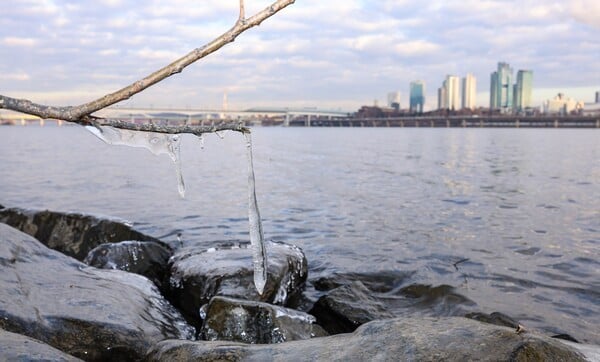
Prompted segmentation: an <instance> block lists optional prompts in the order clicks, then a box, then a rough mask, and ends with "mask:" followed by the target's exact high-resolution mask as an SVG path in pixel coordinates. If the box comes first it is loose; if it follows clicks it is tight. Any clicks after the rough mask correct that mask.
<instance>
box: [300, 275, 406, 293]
mask: <svg viewBox="0 0 600 362" xmlns="http://www.w3.org/2000/svg"><path fill="white" fill-rule="evenodd" d="M414 273H415V272H413V271H404V270H383V271H377V272H373V273H343V274H342V273H333V274H331V275H328V276H326V277H320V278H318V279H315V280H311V283H312V284H313V285H314V287H315V289H316V290H320V291H328V290H332V289H335V288H337V287H341V286H342V285H347V284H350V283H352V282H354V281H359V282H361V283H363V284H364V286H365V287H367V288H368V289H369V290H370V291H372V292H374V293H388V292H390V291H393V290H394V289H396V288H397V287H398V286H399V285H402V284H405V283H406V281H407V280H408V279H410V277H411V276H413V275H414Z"/></svg>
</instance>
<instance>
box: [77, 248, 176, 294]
mask: <svg viewBox="0 0 600 362" xmlns="http://www.w3.org/2000/svg"><path fill="white" fill-rule="evenodd" d="M171 255H172V252H171V249H169V248H167V247H165V246H164V245H163V244H159V243H157V242H154V241H121V242H118V243H108V244H102V245H99V246H97V247H95V248H94V249H92V250H90V252H89V253H88V255H87V256H86V257H85V259H84V260H83V262H84V263H86V264H87V265H91V266H94V267H96V268H101V269H119V270H124V271H127V272H130V273H135V274H139V275H143V276H145V277H146V278H148V279H150V280H152V281H153V282H154V284H156V286H157V287H158V288H159V289H161V290H162V289H163V288H165V287H167V285H168V283H169V265H168V263H169V258H170V257H171Z"/></svg>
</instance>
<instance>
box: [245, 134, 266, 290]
mask: <svg viewBox="0 0 600 362" xmlns="http://www.w3.org/2000/svg"><path fill="white" fill-rule="evenodd" d="M244 137H246V155H247V156H248V220H249V222H250V244H251V247H252V263H253V265H254V286H255V287H256V290H257V291H258V294H261V295H262V293H263V290H264V288H265V284H266V283H267V250H266V248H265V242H264V236H263V229H262V223H261V221H260V213H259V211H258V203H257V202H256V189H255V180H254V165H253V163H252V138H251V137H250V134H249V133H244Z"/></svg>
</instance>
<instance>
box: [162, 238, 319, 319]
mask: <svg viewBox="0 0 600 362" xmlns="http://www.w3.org/2000/svg"><path fill="white" fill-rule="evenodd" d="M249 245H250V244H249V243H247V242H231V243H227V244H221V245H220V246H218V247H216V248H208V249H207V248H201V247H191V248H184V249H181V250H179V251H177V252H176V253H175V255H173V257H171V261H170V264H171V281H170V284H171V288H172V292H171V294H172V298H173V303H176V304H177V306H179V307H180V309H181V310H183V311H184V312H185V313H186V314H187V317H188V318H189V319H190V320H196V323H200V320H199V314H198V311H199V308H200V307H201V306H202V305H204V304H206V303H208V302H209V301H210V299H211V298H212V297H214V296H217V295H218V296H225V297H231V298H239V299H246V300H254V301H261V302H267V303H271V304H278V305H289V303H290V302H291V301H292V300H293V299H294V297H295V296H296V295H298V294H300V292H301V290H302V288H303V286H304V283H305V281H306V276H307V262H306V257H305V256H304V253H303V252H302V250H301V249H300V248H298V247H296V246H294V245H289V244H284V243H276V242H266V247H267V255H268V261H269V264H268V278H267V283H266V285H265V288H264V291H263V294H262V295H259V294H258V293H257V291H256V288H255V287H254V280H253V276H254V271H253V266H252V251H251V249H249V248H248V247H249Z"/></svg>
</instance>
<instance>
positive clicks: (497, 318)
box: [465, 312, 519, 329]
mask: <svg viewBox="0 0 600 362" xmlns="http://www.w3.org/2000/svg"><path fill="white" fill-rule="evenodd" d="M465 317H467V318H470V319H474V320H476V321H480V322H484V323H490V324H495V325H497V326H504V327H510V328H515V329H516V328H518V327H519V322H518V321H517V320H515V319H513V318H511V317H509V316H507V315H506V314H504V313H500V312H494V313H492V314H486V313H480V312H472V313H467V314H466V315H465Z"/></svg>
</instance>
